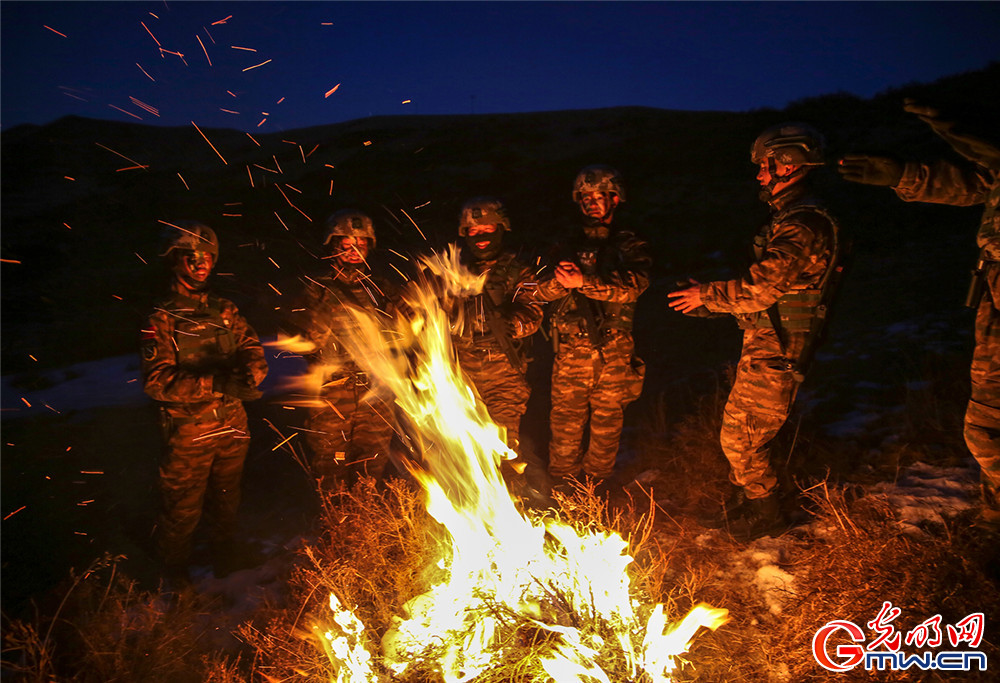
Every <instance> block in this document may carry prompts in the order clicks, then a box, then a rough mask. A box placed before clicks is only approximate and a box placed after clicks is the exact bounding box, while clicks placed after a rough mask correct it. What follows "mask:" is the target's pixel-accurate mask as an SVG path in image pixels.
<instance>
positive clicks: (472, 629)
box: [317, 251, 728, 683]
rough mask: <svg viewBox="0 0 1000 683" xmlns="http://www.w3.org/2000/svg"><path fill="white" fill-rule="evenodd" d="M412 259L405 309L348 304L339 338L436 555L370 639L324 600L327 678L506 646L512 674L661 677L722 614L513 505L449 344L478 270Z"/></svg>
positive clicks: (452, 661) (459, 660) (486, 663)
mask: <svg viewBox="0 0 1000 683" xmlns="http://www.w3.org/2000/svg"><path fill="white" fill-rule="evenodd" d="M422 265H423V266H424V277H422V278H421V279H420V280H419V281H416V282H413V283H411V284H412V286H411V287H410V288H409V289H408V290H407V293H406V295H405V303H404V305H405V307H406V308H407V309H408V314H407V315H406V316H401V317H400V318H399V319H397V320H394V321H387V320H386V319H385V318H384V317H383V318H381V319H376V318H373V317H371V316H369V315H368V314H367V313H365V312H364V311H361V310H358V309H352V315H353V316H354V317H355V319H356V321H357V323H358V327H359V330H360V334H358V335H357V336H356V337H352V338H351V339H344V340H342V341H343V342H344V343H345V344H346V345H347V346H348V348H349V349H350V350H351V352H352V354H353V355H354V357H355V358H356V359H357V361H358V363H359V365H361V366H362V367H363V369H364V370H365V371H366V372H368V373H369V376H371V377H378V378H379V383H380V385H381V389H382V390H385V391H387V392H389V393H390V394H391V396H392V397H393V399H394V400H395V404H396V406H398V408H399V412H400V414H401V419H402V420H403V422H404V423H405V427H404V431H405V432H406V437H407V438H406V441H407V442H408V443H409V444H410V445H411V447H412V448H413V450H414V453H413V456H414V457H413V460H412V461H410V462H409V463H408V465H407V467H408V469H409V470H410V473H411V474H412V476H413V477H414V478H415V479H416V481H417V482H418V483H419V484H420V486H421V487H422V489H423V491H424V494H425V497H426V507H427V511H428V512H429V514H430V515H431V517H433V519H434V520H436V521H437V522H438V523H439V524H440V530H441V543H440V548H439V556H438V557H436V558H430V557H429V558H428V565H429V567H430V570H431V571H430V572H429V576H430V577H431V578H429V579H428V582H427V585H426V590H425V591H424V592H423V593H420V594H419V595H414V596H413V597H412V598H411V599H410V600H409V601H408V602H406V604H404V605H400V606H399V613H400V615H401V616H398V617H396V620H395V623H394V624H393V625H392V626H391V628H390V629H389V630H388V631H387V632H386V633H385V635H384V636H383V637H382V639H381V643H380V647H377V646H376V645H377V644H376V641H375V638H373V637H372V636H370V635H369V634H368V632H366V630H365V626H364V624H362V623H361V621H360V620H359V619H358V618H357V617H356V616H355V614H354V613H353V612H352V611H351V610H350V609H348V608H346V607H345V606H343V605H342V604H341V600H340V599H339V598H338V597H337V596H336V595H330V610H331V612H332V617H331V619H330V621H329V622H328V623H325V624H323V625H321V626H317V633H318V634H320V635H321V637H320V641H321V643H322V645H323V649H324V651H325V652H326V654H327V656H328V658H329V661H330V663H331V666H332V676H331V680H336V681H344V682H347V681H350V682H361V681H365V682H368V681H380V680H388V679H389V678H390V677H393V678H395V679H396V680H411V679H413V680H416V678H413V677H415V676H419V680H427V677H428V676H430V677H431V678H433V679H439V680H443V681H448V682H458V681H471V680H475V679H476V678H477V677H479V676H481V675H484V674H485V673H486V672H490V671H493V670H495V669H497V668H498V667H502V666H509V665H511V664H512V662H511V661H510V660H511V656H512V655H511V654H510V653H511V652H512V651H513V650H515V649H516V650H517V652H518V655H517V657H518V661H517V662H516V664H517V667H518V669H519V670H520V671H522V672H527V671H529V670H534V671H537V673H538V674H539V675H542V676H544V674H548V676H549V677H550V678H551V679H552V680H555V681H557V682H559V683H562V682H564V681H612V680H621V679H622V677H627V678H628V680H634V681H651V682H652V681H670V680H673V679H672V678H671V673H672V672H674V671H676V668H677V666H678V664H679V662H680V659H679V658H680V656H681V655H682V654H684V653H685V652H687V650H688V648H689V647H690V645H691V642H692V640H693V639H694V637H695V635H696V633H697V632H698V630H699V629H700V628H701V627H703V626H704V627H707V628H710V629H712V630H714V629H716V628H718V627H719V626H720V625H722V624H724V623H725V622H726V621H727V620H728V611H727V610H725V609H716V608H713V607H710V606H708V605H705V604H699V605H697V606H695V607H694V608H693V609H692V610H691V611H690V613H688V614H687V616H685V617H684V618H683V619H682V620H681V621H680V622H678V623H675V624H671V623H668V622H667V619H666V615H665V612H664V608H663V605H661V604H655V605H654V604H650V603H649V601H648V600H647V601H644V600H643V596H641V595H638V594H637V593H638V591H637V590H634V589H633V588H632V587H631V585H630V579H629V573H628V569H629V565H630V564H631V563H632V562H633V558H632V557H631V556H630V555H629V547H628V543H627V542H626V541H625V540H624V539H623V538H622V537H621V536H620V535H618V534H617V533H614V532H609V531H606V530H603V529H600V528H578V526H579V525H576V526H574V525H571V524H569V523H567V522H565V521H563V520H561V519H560V517H559V514H558V512H556V511H554V510H548V511H546V512H545V513H540V512H536V511H533V510H522V509H519V506H518V504H517V501H516V500H515V498H513V497H512V496H511V494H510V492H509V490H508V488H507V485H506V483H505V482H504V479H503V477H502V476H501V470H500V463H501V461H502V460H503V459H505V458H508V459H509V458H513V457H515V454H514V453H513V452H512V451H510V450H509V449H508V447H507V445H506V443H505V434H504V433H503V430H502V429H501V428H499V427H498V426H497V425H495V424H494V423H493V422H492V421H491V420H490V418H489V415H488V413H487V411H486V408H485V406H484V405H483V403H482V402H481V401H480V400H479V398H478V396H477V395H476V392H475V390H474V389H473V388H472V387H471V386H470V384H469V383H468V382H467V381H466V380H465V378H464V377H463V375H462V371H461V368H460V367H459V366H458V364H457V362H456V361H455V357H454V353H453V351H452V347H451V326H452V325H453V324H455V323H456V321H454V320H452V319H450V318H449V316H448V314H447V312H446V308H447V302H448V301H449V300H450V297H453V296H460V295H465V294H469V293H476V292H478V291H480V290H481V287H482V284H483V281H482V278H476V277H475V276H473V275H472V274H471V273H470V272H469V271H468V270H466V269H465V268H464V267H463V266H462V265H461V264H460V263H459V262H458V259H457V255H456V253H455V252H454V251H449V252H446V253H444V254H437V253H435V254H432V255H431V256H429V257H425V258H424V259H423V263H422ZM428 274H429V275H428ZM442 301H443V302H445V305H444V306H442ZM387 323H391V328H389V329H387V328H386V325H387ZM386 340H388V341H386ZM375 650H379V651H378V652H375ZM526 651H527V652H530V653H531V657H530V658H529V659H531V660H533V661H524V656H523V654H524V652H526ZM543 672H544V673H543ZM526 680H527V679H526Z"/></svg>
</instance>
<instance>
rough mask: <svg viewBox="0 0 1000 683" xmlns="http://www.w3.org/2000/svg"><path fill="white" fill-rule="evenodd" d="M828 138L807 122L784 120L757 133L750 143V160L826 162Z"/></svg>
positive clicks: (790, 162)
mask: <svg viewBox="0 0 1000 683" xmlns="http://www.w3.org/2000/svg"><path fill="white" fill-rule="evenodd" d="M825 146H826V142H825V140H824V139H823V134H822V133H820V132H819V131H818V130H816V129H815V128H813V127H812V126H810V125H809V124H807V123H798V122H790V123H781V124H778V125H776V126H771V127H770V128H768V129H767V130H765V131H764V132H763V133H761V134H760V135H758V136H757V139H756V140H754V141H753V145H752V146H751V147H750V160H751V161H752V162H753V163H754V164H757V165H760V163H761V162H762V161H764V160H765V159H774V160H775V161H777V162H779V163H782V164H788V165H792V164H798V165H801V166H822V165H823V149H824V147H825Z"/></svg>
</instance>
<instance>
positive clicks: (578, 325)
mask: <svg viewBox="0 0 1000 683" xmlns="http://www.w3.org/2000/svg"><path fill="white" fill-rule="evenodd" d="M573 200H574V201H575V202H576V203H577V205H578V206H579V207H580V211H581V212H582V214H583V217H584V220H583V229H582V230H581V231H580V233H578V234H577V235H576V236H575V238H574V243H573V244H572V245H571V249H570V251H569V252H568V253H567V255H566V258H564V259H563V260H561V261H559V263H558V265H557V266H556V269H555V273H554V276H553V277H551V278H549V279H547V280H543V281H541V282H539V284H538V290H537V297H538V299H539V300H540V301H546V302H553V308H552V312H551V317H552V328H553V329H552V335H553V345H554V347H555V351H556V356H555V362H554V364H553V368H552V414H551V420H550V421H551V429H552V440H551V444H550V447H549V475H550V476H551V477H552V479H553V482H554V485H555V487H556V488H557V489H558V488H564V487H565V486H566V485H567V484H568V483H569V481H570V480H571V479H573V478H575V477H577V476H579V475H580V470H581V466H582V469H583V474H584V475H586V476H588V477H590V478H591V479H592V480H594V481H595V482H596V483H597V484H598V485H599V486H601V485H602V483H603V482H604V480H606V479H607V478H608V477H609V476H611V473H612V470H613V469H614V466H615V458H616V456H617V454H618V444H619V441H620V439H621V432H622V422H623V420H624V410H625V406H627V405H628V404H629V403H630V402H632V401H633V400H635V399H636V398H638V396H639V393H640V391H641V390H642V380H643V375H644V372H645V366H644V364H643V363H642V361H641V360H640V359H639V358H637V357H636V356H634V355H633V350H634V342H633V340H632V321H633V318H634V316H635V305H636V301H637V300H638V299H639V295H640V294H642V293H643V292H644V291H645V290H646V288H647V287H648V286H649V267H650V263H651V260H650V257H649V254H648V250H647V245H646V242H645V241H644V240H642V239H640V238H639V237H637V236H636V234H635V233H634V232H632V231H630V230H626V229H622V228H620V227H618V226H612V219H613V217H614V214H615V209H616V208H618V205H619V203H621V202H624V201H625V187H624V185H623V183H622V179H621V175H620V174H619V173H618V171H616V170H615V169H613V168H610V167H608V166H599V165H598V166H588V167H586V168H584V169H582V170H581V171H580V173H579V174H578V175H577V177H576V181H575V182H574V183H573ZM588 417H589V419H590V443H589V446H588V447H587V452H586V453H582V452H581V444H582V442H583V436H584V430H585V429H586V426H587V419H588Z"/></svg>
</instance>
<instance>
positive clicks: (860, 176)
mask: <svg viewBox="0 0 1000 683" xmlns="http://www.w3.org/2000/svg"><path fill="white" fill-rule="evenodd" d="M903 109H904V110H906V111H908V112H910V113H912V114H916V115H917V117H919V118H920V119H921V120H922V121H924V122H925V123H927V124H928V125H929V126H930V127H931V129H932V130H933V131H934V132H935V133H936V134H937V135H939V136H940V137H941V138H943V139H944V140H945V142H947V143H948V144H949V145H951V147H952V148H953V149H954V150H955V151H956V152H957V153H958V154H960V155H961V156H962V157H963V158H965V159H967V160H968V161H969V162H971V163H970V164H967V165H961V164H957V163H951V162H949V161H945V160H939V161H936V162H933V163H914V162H908V163H906V164H902V163H900V162H899V161H897V160H895V159H893V158H890V157H884V156H868V155H863V154H852V155H847V156H845V157H844V158H843V159H842V160H841V161H840V165H839V167H838V170H839V171H840V173H841V175H843V177H844V178H846V179H847V180H851V181H854V182H856V183H865V184H867V185H882V186H888V187H891V188H892V189H893V190H895V192H896V195H897V196H898V197H899V198H900V199H903V200H904V201H908V202H934V203H938V204H954V205H957V206H971V205H973V204H985V205H986V208H985V209H984V211H983V217H982V221H981V223H980V226H979V234H978V235H977V237H976V241H977V242H978V244H979V249H980V253H979V263H978V266H977V268H976V270H975V271H974V278H973V283H972V287H971V288H970V291H969V297H968V300H967V305H968V306H969V307H971V308H975V309H976V328H975V334H976V342H975V350H974V351H973V356H972V369H971V372H970V375H971V379H972V397H971V399H970V400H969V403H968V406H967V407H966V411H965V443H966V446H968V448H969V451H970V452H971V453H972V455H973V456H974V457H975V459H976V461H977V462H978V463H979V466H980V470H981V482H982V498H983V504H982V508H981V510H980V512H979V516H978V518H977V520H976V526H977V527H981V528H983V529H985V530H986V531H987V532H992V533H998V532H1000V360H998V359H1000V149H998V148H997V147H996V146H995V145H993V144H990V143H989V142H987V141H985V140H983V139H981V138H979V137H977V136H975V135H972V134H970V133H968V132H967V131H964V130H962V128H961V127H960V126H958V125H956V124H955V123H954V122H953V121H950V120H948V119H946V118H943V117H942V116H941V113H940V112H939V111H938V110H937V109H935V108H933V107H929V106H926V105H922V104H918V103H917V102H915V101H913V100H911V99H907V100H906V101H905V103H904V105H903Z"/></svg>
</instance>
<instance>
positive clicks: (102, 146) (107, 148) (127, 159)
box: [63, 142, 149, 227]
mask: <svg viewBox="0 0 1000 683" xmlns="http://www.w3.org/2000/svg"><path fill="white" fill-rule="evenodd" d="M94 144H95V145H97V146H98V147H100V148H101V149H106V150H108V151H109V152H111V153H112V154H115V155H117V156H120V157H121V158H122V159H124V160H125V161H131V162H132V163H133V164H136V165H137V166H142V167H143V168H149V167H148V166H145V165H143V164H140V163H139V162H138V161H136V160H135V159H129V158H128V157H127V156H125V155H124V154H121V153H120V152H116V151H115V150H113V149H111V148H110V147H105V146H104V145H102V144H101V143H99V142H95V143H94ZM63 225H65V223H64V224H63ZM66 227H69V226H66Z"/></svg>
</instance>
